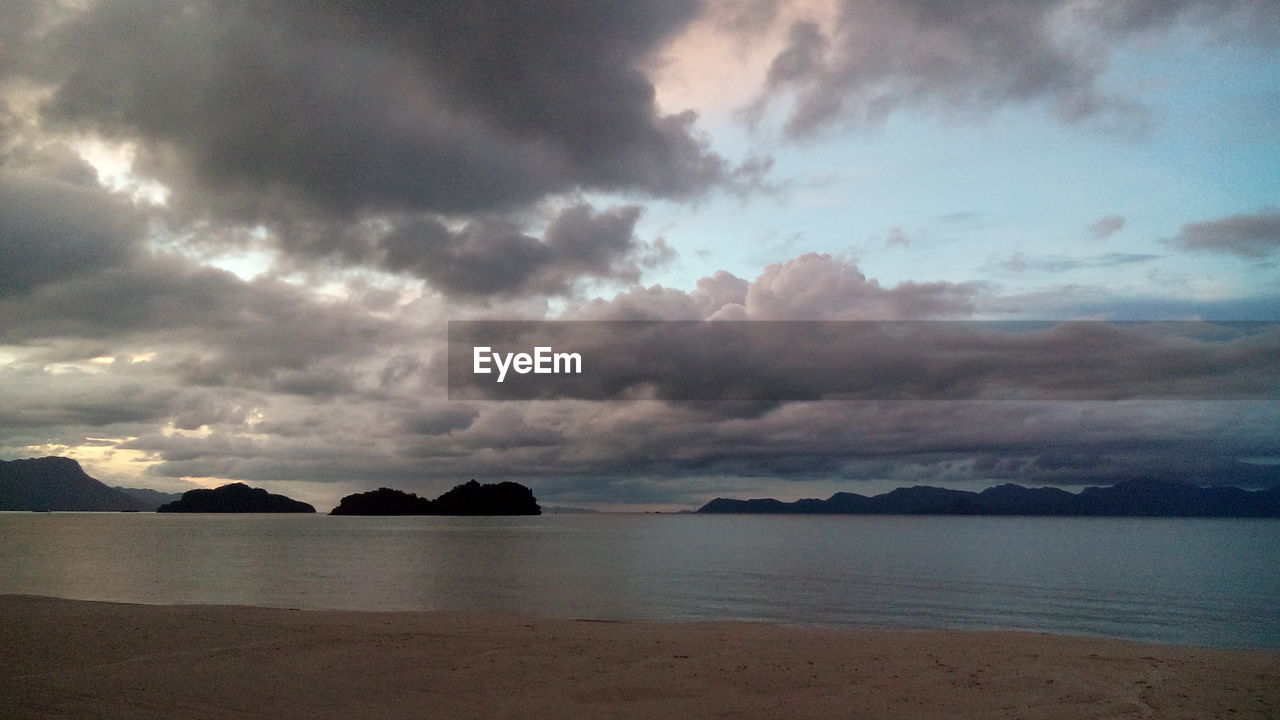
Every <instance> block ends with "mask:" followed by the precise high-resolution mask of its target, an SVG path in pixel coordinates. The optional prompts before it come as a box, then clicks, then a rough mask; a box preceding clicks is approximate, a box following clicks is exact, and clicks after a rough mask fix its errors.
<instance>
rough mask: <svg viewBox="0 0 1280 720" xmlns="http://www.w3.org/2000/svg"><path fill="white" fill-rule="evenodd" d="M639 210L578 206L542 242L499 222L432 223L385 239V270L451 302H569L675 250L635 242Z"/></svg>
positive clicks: (631, 276)
mask: <svg viewBox="0 0 1280 720" xmlns="http://www.w3.org/2000/svg"><path fill="white" fill-rule="evenodd" d="M639 216H640V208H638V207H635V206H627V207H620V208H612V209H610V210H606V211H604V212H600V213H596V212H594V210H593V209H592V208H591V207H590V206H588V205H576V206H573V207H570V208H567V209H565V210H563V211H561V212H560V213H559V215H557V216H556V217H555V218H554V219H553V220H552V221H551V223H550V224H549V225H548V227H547V229H546V231H545V232H544V234H543V237H542V238H541V239H538V238H533V237H530V236H528V235H525V234H524V233H523V232H521V230H520V228H519V227H518V226H516V225H513V224H511V223H507V222H501V221H483V220H481V221H475V222H472V223H469V224H468V225H467V226H465V227H464V228H462V229H461V230H458V231H456V232H455V231H450V230H449V229H448V228H446V227H445V226H444V225H442V224H440V223H439V222H437V221H434V220H424V221H421V222H417V223H412V224H408V225H404V226H401V227H399V228H396V229H395V230H394V231H392V232H391V233H389V234H388V235H386V236H385V237H383V238H381V239H380V241H379V244H380V246H381V250H382V253H383V258H382V265H383V267H385V268H386V269H388V270H392V271H396V272H408V273H412V274H415V275H418V276H420V277H423V278H425V279H426V280H428V281H429V282H430V283H431V284H432V285H433V286H434V287H437V288H439V289H441V290H442V291H444V292H445V293H447V294H449V295H454V296H464V297H465V296H492V295H524V294H538V295H564V294H568V293H569V292H570V291H571V290H572V289H573V287H574V284H575V283H576V282H578V281H579V280H583V279H611V280H622V281H625V282H629V283H634V282H637V281H638V280H639V279H640V270H641V267H642V265H644V264H646V263H649V264H652V263H657V262H662V261H664V260H665V259H667V257H668V255H669V253H670V250H669V249H668V248H667V247H666V245H665V244H663V243H661V241H659V242H657V243H655V244H653V245H649V244H646V243H642V242H640V241H639V240H637V239H636V238H635V236H634V234H633V232H634V228H635V223H636V220H637V219H638V218H639Z"/></svg>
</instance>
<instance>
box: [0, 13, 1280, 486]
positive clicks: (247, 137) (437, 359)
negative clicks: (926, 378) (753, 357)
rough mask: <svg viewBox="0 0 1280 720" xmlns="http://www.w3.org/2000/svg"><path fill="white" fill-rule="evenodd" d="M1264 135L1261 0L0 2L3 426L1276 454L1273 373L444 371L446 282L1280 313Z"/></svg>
mask: <svg viewBox="0 0 1280 720" xmlns="http://www.w3.org/2000/svg"><path fill="white" fill-rule="evenodd" d="M1276 168H1280V4H1277V3H1276V2H1274V0H1127V1H1124V2H1109V1H1104V0H1036V1H1032V2H1028V1H1026V0H959V1H957V0H947V1H945V2H942V1H935V0H790V1H787V0H719V1H711V2H705V3H703V2H696V1H694V0H643V1H637V2H628V3H580V2H568V1H564V0H562V1H553V0H527V1H526V2H520V3H509V2H485V1H484V0H481V1H479V2H467V3H453V2H432V3H426V2H424V3H414V2H407V1H401V2H394V1H391V0H387V1H377V0H370V1H369V2H362V3H344V2H336V1H332V0H320V1H317V2H312V3H294V2H278V1H277V0H253V1H252V2H249V1H241V0H105V1H101V2H99V1H95V0H64V1H51V0H0V457H3V458H5V459H11V458H18V457H32V456H41V455H49V454H58V455H69V456H72V457H76V458H78V459H80V460H81V462H82V463H83V464H84V465H85V466H86V469H88V470H89V472H90V473H91V474H94V475H95V476H97V477H99V478H101V479H103V480H105V481H108V482H110V483H112V484H124V485H132V486H140V487H153V488H157V489H163V490H182V489H189V488H191V487H195V486H213V485H217V484H221V483H223V482H226V481H230V480H241V481H245V482H248V483H250V484H254V485H258V486H261V487H267V488H269V489H271V490H273V491H276V492H285V493H287V494H290V495H292V496H294V497H298V498H300V499H303V500H308V501H311V502H313V503H315V504H317V506H319V507H321V508H328V507H329V506H331V505H333V504H334V503H336V501H337V499H338V498H340V497H341V496H342V495H344V494H347V493H350V492H355V491H361V490H366V489H371V488H374V487H377V486H380V485H389V486H393V487H399V488H402V489H406V490H412V491H416V492H419V493H423V494H427V495H434V494H436V493H439V492H441V491H443V490H445V489H447V488H448V487H450V486H452V485H453V484H455V483H457V482H460V481H464V480H466V479H468V478H472V477H474V478H477V479H481V480H485V481H497V480H502V479H510V480H516V481H519V482H523V483H525V484H527V485H529V486H530V487H532V488H533V489H534V490H535V492H536V494H537V495H538V497H539V499H540V500H541V501H542V502H543V504H550V505H577V506H591V507H597V508H602V509H625V508H633V509H639V508H644V509H653V508H659V509H668V508H684V507H692V506H696V505H698V504H700V503H702V502H704V501H705V500H707V499H710V498H711V497H714V496H717V495H727V496H738V497H746V496H761V495H772V496H775V497H781V498H786V499H792V498H797V497H812V496H822V497H825V496H826V495H829V494H830V493H831V492H834V491H836V490H851V491H857V492H880V491H884V490H886V489H889V488H892V487H896V486H899V485H910V484H923V483H927V484H935V485H942V486H948V487H957V488H967V489H980V488H982V487H985V486H989V485H993V484H999V483H1003V482H1010V481H1013V482H1020V483H1023V484H1028V485H1049V484H1053V485H1061V486H1068V487H1072V486H1079V485H1083V484H1091V483H1111V482H1115V481H1117V480H1125V479H1130V478H1135V477H1164V478H1168V479H1174V480H1182V481H1188V482H1196V483H1202V484H1217V483H1227V484H1253V485H1272V484H1280V439H1278V438H1280V409H1278V408H1277V403H1276V402H1275V399H1274V395H1273V396H1271V397H1270V398H1269V399H1255V400H1247V399H1246V400H1222V399H1194V400H1186V399H1184V400H1154V399H1147V398H1127V399H1119V400H1072V399H1070V398H1068V399H1063V400H1053V401H1026V402H1013V401H1003V402H985V401H974V400H954V401H950V400H949V401H940V400H939V401H928V402H895V401H876V402H773V403H768V404H751V405H743V404H734V403H714V402H712V403H669V402H663V401H617V402H598V401H597V402H591V401H566V400H555V401H536V402H461V401H453V402H451V401H449V400H448V399H447V394H446V388H445V375H444V367H445V363H444V354H445V350H446V343H445V338H446V327H447V322H448V321H449V320H475V319H573V320H581V319H593V320H602V319H603V320H638V319H644V320H702V319H712V318H715V319H736V320H919V319H937V320H955V319H962V320H1010V319H1017V320H1022V319H1035V320H1060V319H1113V320H1166V319H1206V320H1255V321H1257V320H1260V321H1277V320H1280V283H1278V282H1277V280H1278V279H1280V265H1278V263H1280V173H1277V171H1276ZM1053 340H1054V342H1058V343H1059V344H1058V345H1056V346H1053V347H1047V348H1046V347H1043V346H1041V347H1038V349H1037V352H1038V353H1042V354H1043V353H1053V354H1056V353H1057V352H1058V349H1060V350H1061V357H1066V358H1082V360H1081V361H1082V362H1083V361H1084V359H1087V358H1088V357H1089V355H1090V352H1091V350H1090V346H1088V345H1087V344H1082V343H1084V340H1083V339H1081V338H1079V337H1074V336H1073V335H1072V334H1071V333H1062V334H1061V335H1060V336H1055V338H1054V339H1053ZM1264 340H1266V338H1264ZM1274 340H1275V338H1274V334H1273V335H1272V337H1271V343H1272V344H1271V345H1266V344H1265V342H1264V343H1263V345H1257V344H1256V342H1255V344H1254V345H1251V346H1248V347H1244V348H1235V346H1233V347H1232V349H1230V354H1231V355H1232V357H1235V358H1237V359H1239V358H1247V357H1252V356H1259V357H1262V356H1265V355H1266V354H1267V352H1269V351H1268V350H1267V349H1268V348H1274V347H1275V344H1274ZM1180 347H1181V350H1180V351H1185V352H1186V353H1190V355H1188V356H1187V357H1191V355H1195V353H1196V352H1198V350H1197V347H1198V346H1196V347H1190V349H1188V347H1186V346H1180ZM1221 347H1222V346H1219V347H1218V349H1217V350H1213V351H1214V352H1218V353H1219V355H1222V354H1223V353H1222V352H1221ZM1260 348H1261V349H1260ZM1211 350H1212V348H1211ZM1237 350H1239V352H1237ZM901 351H902V352H904V353H907V354H908V355H909V354H910V352H911V351H910V350H901ZM886 352H887V351H886ZM921 352H923V351H921ZM1250 352H1252V353H1253V355H1250V354H1249V353H1250ZM915 357H916V358H917V359H918V358H919V357H920V355H919V353H917V354H916V355H915ZM1144 357H1150V358H1156V359H1157V360H1149V361H1148V362H1150V365H1151V366H1152V372H1154V373H1159V372H1162V371H1163V370H1164V368H1163V367H1162V364H1161V363H1160V362H1158V358H1159V357H1162V355H1161V354H1159V353H1156V354H1152V355H1150V356H1144ZM1178 357H1182V356H1178ZM1214 357H1218V356H1214ZM1273 357H1274V356H1273ZM1189 362H1190V361H1189ZM1246 362H1247V361H1246ZM1268 367H1270V370H1267V369H1266V368H1264V369H1263V372H1270V373H1271V374H1270V376H1269V377H1270V378H1271V379H1272V380H1274V379H1275V374H1274V365H1271V366H1268ZM1064 382H1065V381H1064ZM1086 395H1087V393H1086Z"/></svg>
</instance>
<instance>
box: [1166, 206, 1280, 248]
mask: <svg viewBox="0 0 1280 720" xmlns="http://www.w3.org/2000/svg"><path fill="white" fill-rule="evenodd" d="M1169 243H1170V244H1172V245H1173V246H1175V247H1179V248H1182V249H1184V250H1195V251H1201V252H1219V253H1226V254H1228V255H1236V256H1239V257H1242V258H1246V259H1248V260H1261V259H1263V258H1266V257H1268V256H1269V255H1273V254H1275V253H1276V252H1277V251H1280V212H1275V211H1270V210H1268V211H1263V212H1258V213H1254V214H1252V215H1230V216H1228V217H1224V218H1219V219H1217V220H1209V221H1207V222H1200V223H1191V224H1188V225H1183V226H1182V230H1180V231H1179V232H1178V234H1177V235H1175V236H1174V237H1173V238H1172V239H1171V240H1169Z"/></svg>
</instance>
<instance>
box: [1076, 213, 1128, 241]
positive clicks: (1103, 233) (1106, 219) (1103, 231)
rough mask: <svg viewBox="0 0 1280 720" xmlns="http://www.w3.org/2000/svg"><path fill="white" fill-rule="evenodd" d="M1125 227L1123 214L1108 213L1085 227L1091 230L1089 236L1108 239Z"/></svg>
mask: <svg viewBox="0 0 1280 720" xmlns="http://www.w3.org/2000/svg"><path fill="white" fill-rule="evenodd" d="M1123 227H1124V216H1123V215H1106V216H1103V217H1100V218H1098V220H1097V221H1096V222H1094V223H1092V224H1090V225H1089V227H1087V228H1085V229H1086V230H1088V232H1089V236H1090V237H1092V238H1093V239H1095V240H1106V239H1107V238H1109V237H1111V236H1112V235H1115V234H1116V233H1117V232H1120V229H1121V228H1123Z"/></svg>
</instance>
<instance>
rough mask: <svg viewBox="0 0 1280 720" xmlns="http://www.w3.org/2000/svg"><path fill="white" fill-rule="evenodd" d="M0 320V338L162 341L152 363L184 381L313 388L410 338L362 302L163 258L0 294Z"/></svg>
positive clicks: (143, 344)
mask: <svg viewBox="0 0 1280 720" xmlns="http://www.w3.org/2000/svg"><path fill="white" fill-rule="evenodd" d="M0 318H3V319H4V323H3V324H0V343H8V344H13V345H28V346H38V345H41V344H48V343H51V342H54V341H56V340H57V339H59V338H73V339H77V340H78V341H80V342H81V343H85V342H93V341H96V342H97V343H98V344H99V346H100V349H98V350H96V352H98V353H107V354H109V353H110V352H111V351H110V348H111V347H114V346H122V347H134V348H141V349H147V348H150V349H153V350H154V349H159V350H160V359H159V360H157V361H156V365H157V367H158V366H163V367H165V368H167V369H168V370H169V371H170V372H172V373H174V374H175V377H176V378H178V379H180V380H181V382H184V383H192V384H197V385H242V386H246V387H254V388H262V389H268V388H269V389H271V390H274V391H277V392H284V393H292V394H300V395H313V396H322V395H330V394H333V393H337V392H344V391H347V390H350V389H352V387H353V386H352V381H351V379H350V378H349V377H348V374H349V373H348V371H347V370H345V369H344V368H346V367H348V366H349V364H350V362H351V361H352V359H359V358H363V357H366V356H368V355H369V354H370V353H372V352H374V351H375V350H376V349H378V348H383V347H388V346H393V345H394V344H395V343H397V342H399V341H402V340H403V339H404V338H405V337H406V334H405V333H406V330H405V328H404V327H403V326H400V325H398V324H396V323H393V322H391V321H388V320H386V319H384V318H381V317H379V316H378V315H376V314H374V313H371V312H369V311H367V310H366V309H364V308H363V307H361V306H360V305H359V304H358V303H353V302H343V301H324V300H319V299H317V298H316V297H315V296H314V295H313V294H312V293H311V292H310V291H308V290H306V289H304V288H300V287H297V286H294V285H291V284H289V283H285V282H281V281H278V280H268V279H263V280H256V281H252V282H247V281H244V280H241V279H240V278H238V277H236V276H235V275H233V274H232V273H229V272H226V271H224V270H217V269H213V268H208V267H203V266H199V265H196V264H193V263H191V262H189V261H187V260H184V259H181V258H177V257H165V256H158V257H147V258H142V259H139V260H137V261H135V262H133V263H131V264H129V265H121V266H119V267H113V268H106V269H103V270H101V271H100V272H98V273H96V274H92V275H85V276H84V277H78V278H70V279H67V280H64V281H62V282H58V283H51V284H49V285H46V286H43V287H40V288H38V289H36V290H35V291H33V292H31V293H30V294H27V295H24V296H22V297H10V298H4V299H0ZM80 359H82V360H83V359H85V357H84V355H83V354H82V355H81V357H80ZM171 379H172V378H171Z"/></svg>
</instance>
